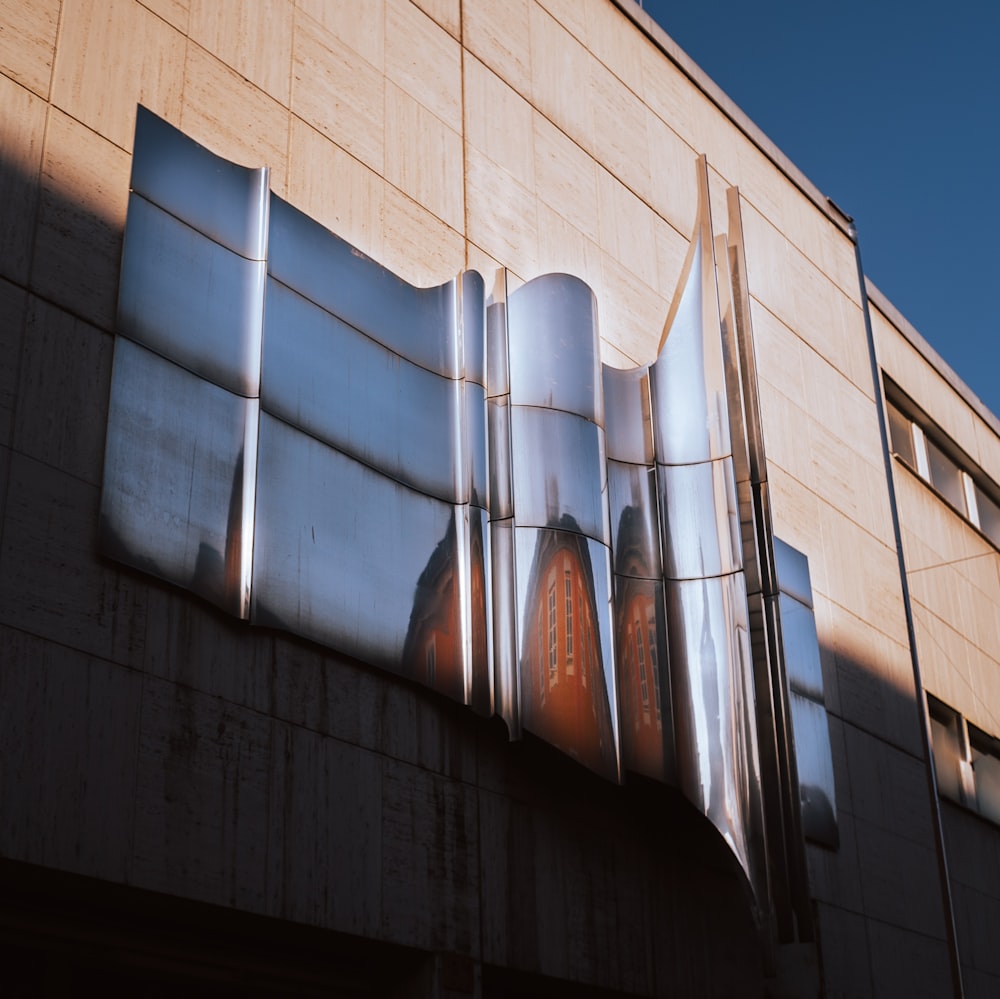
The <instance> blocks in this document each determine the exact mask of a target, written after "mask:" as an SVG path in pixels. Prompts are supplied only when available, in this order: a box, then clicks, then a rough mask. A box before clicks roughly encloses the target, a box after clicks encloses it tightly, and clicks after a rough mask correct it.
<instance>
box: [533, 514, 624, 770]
mask: <svg viewBox="0 0 1000 999" xmlns="http://www.w3.org/2000/svg"><path fill="white" fill-rule="evenodd" d="M515 545H516V556H515V559H516V565H517V638H518V644H519V655H518V675H519V677H520V695H521V717H522V723H523V725H524V727H525V728H526V729H528V730H529V731H531V732H533V733H534V734H535V735H538V736H540V737H541V738H542V739H544V740H545V741H546V742H549V743H551V744H552V745H553V746H555V747H556V748H558V749H560V750H562V751H563V752H564V753H567V754H568V755H569V756H572V757H573V758H574V759H576V760H578V761H579V762H580V763H582V764H584V766H587V767H589V768H590V769H591V770H594V771H596V772H597V773H599V774H601V775H603V776H605V777H607V778H609V779H611V780H619V779H620V775H621V769H620V760H619V752H618V709H617V699H616V698H617V695H616V686H615V666H614V662H615V659H614V641H613V635H612V618H611V598H612V586H611V562H610V555H609V552H608V549H607V548H605V547H604V546H603V545H601V544H599V543H598V542H596V541H593V540H592V539H590V538H585V537H583V536H582V535H580V534H576V533H573V532H571V531H558V530H535V529H531V528H517V529H516V530H515Z"/></svg>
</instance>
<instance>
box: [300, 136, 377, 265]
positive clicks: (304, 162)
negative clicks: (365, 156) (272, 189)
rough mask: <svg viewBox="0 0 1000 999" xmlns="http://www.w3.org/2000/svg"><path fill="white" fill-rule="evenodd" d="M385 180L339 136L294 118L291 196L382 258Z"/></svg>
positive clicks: (309, 212) (311, 214) (339, 232)
mask: <svg viewBox="0 0 1000 999" xmlns="http://www.w3.org/2000/svg"><path fill="white" fill-rule="evenodd" d="M385 186H386V185H385V181H384V180H383V179H382V178H381V177H380V176H379V175H378V174H377V173H375V172H374V171H373V170H370V169H369V168H368V167H366V166H365V165H364V164H363V163H362V162H361V161H360V160H357V159H355V158H354V157H353V156H351V154H350V153H347V152H345V151H344V150H343V149H341V148H340V146H338V145H337V144H336V143H335V142H331V141H330V139H328V138H327V137H326V136H325V135H323V134H322V133H320V132H317V131H316V129H314V128H312V127H311V126H309V125H307V124H306V123H305V122H303V121H301V120H300V119H298V118H295V117H293V118H292V124H291V141H290V142H289V154H288V200H289V201H290V202H291V203H292V204H293V205H295V207H296V208H298V209H300V210H301V211H303V212H305V214H306V215H308V216H309V217H310V218H313V219H315V220H316V221H317V222H319V223H320V224H321V225H324V226H326V228H327V229H329V230H330V231H331V232H334V233H336V234H337V235H338V236H340V237H341V238H342V239H345V240H347V242H349V243H350V244H351V245H352V246H354V247H356V248H357V249H358V250H360V251H361V252H362V253H364V254H365V255H366V256H369V257H372V258H373V259H374V260H381V259H382V251H383V246H384V235H383V225H382V209H383V203H384V189H385Z"/></svg>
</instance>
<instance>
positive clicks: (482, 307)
mask: <svg viewBox="0 0 1000 999" xmlns="http://www.w3.org/2000/svg"><path fill="white" fill-rule="evenodd" d="M459 287H460V288H461V294H462V330H461V338H462V350H463V352H464V358H463V360H464V365H465V367H464V371H465V377H466V378H467V379H468V380H469V381H471V382H475V383H476V384H477V385H482V386H483V387H484V388H485V386H486V285H485V283H484V282H483V278H482V275H481V274H480V273H479V272H478V271H465V272H464V273H463V274H462V276H461V277H460V278H459Z"/></svg>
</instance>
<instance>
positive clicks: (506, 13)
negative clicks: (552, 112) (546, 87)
mask: <svg viewBox="0 0 1000 999" xmlns="http://www.w3.org/2000/svg"><path fill="white" fill-rule="evenodd" d="M533 6H534V4H533V2H532V0H506V2H505V3H466V4H463V5H462V41H463V44H464V45H465V47H466V48H467V49H468V51H469V52H471V53H473V54H474V55H475V56H476V57H477V58H479V59H480V60H482V62H483V63H485V64H486V65H487V66H489V67H490V69H492V70H493V72H494V73H496V74H497V75H498V76H500V78H501V79H503V80H505V81H506V82H507V83H508V84H510V86H511V87H513V88H514V90H516V91H517V92H518V93H519V94H521V95H522V96H524V97H527V98H530V97H531V31H530V23H531V21H530V17H529V11H530V9H531V8H532V7H533Z"/></svg>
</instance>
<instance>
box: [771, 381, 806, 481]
mask: <svg viewBox="0 0 1000 999" xmlns="http://www.w3.org/2000/svg"><path fill="white" fill-rule="evenodd" d="M758 386H759V389H760V393H759V398H760V415H761V423H762V425H763V428H764V446H765V448H766V449H767V462H768V467H769V468H770V467H771V465H772V464H773V465H777V466H779V467H780V468H782V469H783V470H784V471H785V472H787V473H788V474H790V475H792V476H793V477H794V478H795V479H797V480H798V481H799V482H800V483H801V484H802V485H803V486H805V487H806V488H808V489H810V490H812V491H813V492H816V489H815V486H814V482H813V475H814V470H815V466H814V464H813V460H812V434H811V432H810V431H811V425H810V421H809V418H808V415H807V414H806V413H805V412H804V411H803V410H802V409H801V408H800V407H799V406H796V405H795V403H794V402H792V400H791V399H789V398H788V396H786V395H785V394H784V393H783V392H782V391H781V390H780V389H779V388H777V387H776V386H774V385H772V384H771V382H769V381H768V380H767V379H766V378H762V379H761V380H760V381H759V383H758Z"/></svg>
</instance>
